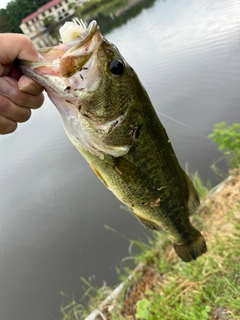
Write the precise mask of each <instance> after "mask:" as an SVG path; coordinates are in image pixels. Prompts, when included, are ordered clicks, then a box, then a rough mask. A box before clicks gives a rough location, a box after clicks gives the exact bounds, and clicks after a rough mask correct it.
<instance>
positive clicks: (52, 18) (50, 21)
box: [43, 16, 54, 25]
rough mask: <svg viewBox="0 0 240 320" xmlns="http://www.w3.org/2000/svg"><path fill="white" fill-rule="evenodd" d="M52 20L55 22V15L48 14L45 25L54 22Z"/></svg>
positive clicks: (44, 20)
mask: <svg viewBox="0 0 240 320" xmlns="http://www.w3.org/2000/svg"><path fill="white" fill-rule="evenodd" d="M52 22H54V17H53V16H48V17H45V18H44V19H43V23H44V25H47V24H48V23H52Z"/></svg>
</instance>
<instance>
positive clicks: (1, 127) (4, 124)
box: [0, 115, 18, 134]
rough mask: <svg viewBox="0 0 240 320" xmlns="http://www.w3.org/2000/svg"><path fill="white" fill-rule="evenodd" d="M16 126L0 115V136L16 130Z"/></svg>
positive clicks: (13, 122)
mask: <svg viewBox="0 0 240 320" xmlns="http://www.w3.org/2000/svg"><path fill="white" fill-rule="evenodd" d="M17 126H18V124H17V123H16V122H15V121H13V120H10V119H7V118H5V117H4V116H1V115H0V134H8V133H12V132H14V131H15V130H16V129H17Z"/></svg>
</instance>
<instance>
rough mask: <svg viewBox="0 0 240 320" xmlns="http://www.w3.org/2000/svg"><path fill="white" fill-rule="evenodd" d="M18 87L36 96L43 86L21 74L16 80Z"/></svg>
mask: <svg viewBox="0 0 240 320" xmlns="http://www.w3.org/2000/svg"><path fill="white" fill-rule="evenodd" d="M18 89H19V90H20V91H24V92H27V93H30V94H32V95H34V96H36V95H39V94H40V93H41V92H42V91H43V89H44V88H43V87H42V86H40V85H39V84H38V83H36V82H35V81H33V80H32V79H30V78H28V77H27V76H25V75H22V76H21V78H20V79H19V80H18Z"/></svg>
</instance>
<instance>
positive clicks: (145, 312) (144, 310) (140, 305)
mask: <svg viewBox="0 0 240 320" xmlns="http://www.w3.org/2000/svg"><path fill="white" fill-rule="evenodd" d="M149 305H150V301H149V300H147V299H145V298H144V299H142V300H139V301H138V302H137V312H136V318H137V319H141V320H148V319H149Z"/></svg>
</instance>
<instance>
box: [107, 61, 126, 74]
mask: <svg viewBox="0 0 240 320" xmlns="http://www.w3.org/2000/svg"><path fill="white" fill-rule="evenodd" d="M109 69H110V71H111V72H112V74H114V75H115V76H120V75H121V74H122V73H123V71H124V67H123V63H122V62H121V61H120V60H117V59H113V60H112V61H111V63H110V65H109Z"/></svg>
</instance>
